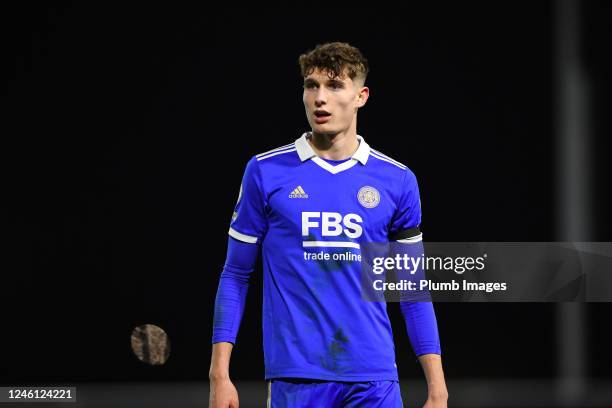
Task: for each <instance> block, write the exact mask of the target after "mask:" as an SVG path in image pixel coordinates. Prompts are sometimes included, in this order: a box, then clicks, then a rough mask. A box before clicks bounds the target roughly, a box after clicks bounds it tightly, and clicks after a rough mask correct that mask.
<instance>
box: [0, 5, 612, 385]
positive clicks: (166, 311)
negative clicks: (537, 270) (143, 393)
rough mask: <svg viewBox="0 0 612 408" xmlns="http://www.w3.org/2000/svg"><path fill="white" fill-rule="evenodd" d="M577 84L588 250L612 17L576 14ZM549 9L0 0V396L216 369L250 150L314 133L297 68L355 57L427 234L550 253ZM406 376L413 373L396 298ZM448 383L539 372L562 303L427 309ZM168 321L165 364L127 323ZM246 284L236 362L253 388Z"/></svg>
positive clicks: (256, 352) (255, 324)
mask: <svg viewBox="0 0 612 408" xmlns="http://www.w3.org/2000/svg"><path fill="white" fill-rule="evenodd" d="M582 5H583V7H582V17H581V21H582V22H583V26H582V30H581V34H582V38H581V41H580V44H581V49H582V51H581V58H582V61H583V64H584V65H583V66H584V68H585V73H586V74H587V76H588V78H589V79H590V84H591V94H590V95H591V106H590V111H589V113H590V129H591V137H592V141H591V145H592V159H591V165H592V171H591V175H592V177H590V179H589V180H588V182H589V184H590V185H591V186H592V189H591V191H592V203H593V205H592V208H591V212H590V214H591V215H592V217H593V219H594V220H595V224H594V226H593V228H592V231H591V233H590V234H591V236H589V237H588V239H586V240H589V241H610V240H612V238H611V237H612V234H611V233H612V231H611V229H610V221H611V220H610V215H609V208H610V205H611V204H612V203H611V201H610V199H609V198H608V197H607V196H606V194H605V193H606V192H607V191H608V190H609V181H608V176H609V174H610V165H609V161H608V157H607V156H608V151H609V150H607V149H606V146H607V144H606V140H605V139H606V136H608V135H610V130H611V129H610V120H609V112H610V108H611V107H612V101H611V98H610V95H611V92H610V91H612V89H611V88H612V86H611V84H612V81H611V80H610V72H612V66H611V63H610V62H611V59H610V52H609V50H610V41H611V40H612V33H611V30H610V28H611V21H612V8H611V7H610V3H607V2H596V1H590V2H584V3H582ZM553 9H554V3H553V2H546V1H543V2H490V3H485V2H481V3H469V4H464V2H461V4H460V5H458V4H455V5H450V6H449V5H448V4H446V5H445V4H440V3H438V4H436V5H435V6H432V7H431V8H427V7H425V6H420V7H414V6H406V7H405V8H399V9H398V8H388V7H383V6H382V5H381V6H378V7H372V6H370V7H368V8H359V7H356V6H353V5H350V6H349V5H323V4H319V3H314V4H312V5H308V4H304V6H303V7H299V8H298V7H296V8H290V7H280V6H278V7H273V8H272V7H270V8H262V7H251V8H235V9H218V8H214V9H213V8H211V7H210V6H206V7H204V6H203V7H200V8H197V7H187V6H177V5H170V4H169V3H168V4H165V5H164V6H155V5H152V4H146V3H143V4H140V5H134V4H127V3H125V2H124V3H118V4H114V5H112V4H109V3H98V4H97V5H93V4H84V3H79V4H71V3H70V2H66V3H60V2H54V3H53V4H51V3H48V2H42V3H27V4H25V2H21V3H19V5H12V6H8V5H2V12H1V15H2V26H3V27H4V29H5V33H4V35H3V38H4V46H3V56H4V58H5V59H6V61H5V63H4V64H3V65H4V66H5V68H8V69H7V71H6V73H5V74H4V81H3V83H4V87H3V93H2V94H3V106H4V108H3V115H2V116H3V120H2V139H1V140H2V147H1V149H0V152H1V163H2V167H3V168H2V203H1V208H2V215H3V226H2V235H3V238H4V239H5V244H4V245H3V251H2V252H3V254H2V258H3V259H2V267H1V279H2V281H1V282H2V284H1V287H2V293H1V297H2V303H3V304H2V306H3V307H2V309H1V312H0V313H1V316H2V323H3V324H2V340H1V341H0V350H2V351H1V352H0V354H1V364H0V383H2V384H17V383H32V382H42V383H45V382H47V383H48V382H58V381H72V382H87V381H124V380H126V381H127V380H129V381H145V380H160V381H182V380H202V381H206V380H207V377H208V366H209V362H210V350H211V345H210V338H211V330H212V309H213V304H214V297H215V293H216V288H217V282H218V277H219V274H220V272H221V268H222V266H223V262H224V259H225V249H226V245H227V229H228V225H229V221H230V217H231V215H232V211H233V206H234V204H235V201H236V198H237V195H238V189H239V183H240V180H241V177H242V172H243V170H244V166H245V165H246V162H247V161H248V159H249V158H250V157H251V156H252V155H254V154H257V153H260V152H263V151H266V150H269V149H272V148H274V147H277V146H280V145H284V144H287V143H290V142H292V141H293V140H294V139H296V138H297V137H299V136H300V135H301V133H302V132H303V131H305V130H308V123H307V121H306V118H305V116H304V111H303V109H304V108H303V105H302V102H301V92H302V89H301V77H300V76H299V70H298V65H297V58H298V56H299V55H300V54H301V53H302V52H305V51H307V50H309V49H312V48H313V47H314V46H315V45H316V44H319V43H322V42H326V41H336V40H340V41H347V42H349V43H351V44H353V45H355V46H357V47H359V48H360V49H361V50H362V51H363V53H364V54H365V55H366V56H367V57H368V59H369V61H370V65H371V74H370V76H369V78H368V83H367V85H368V86H369V87H370V89H371V97H370V100H369V102H368V104H367V106H366V107H365V108H364V109H363V110H362V111H361V112H360V114H359V121H358V132H359V134H361V135H363V136H364V137H365V138H366V140H367V141H368V143H369V144H370V145H372V146H373V147H374V148H376V149H378V150H381V151H382V152H384V153H386V154H388V155H391V156H392V157H393V158H395V159H396V160H399V161H401V162H403V163H405V164H407V165H408V166H409V167H410V168H411V169H412V170H413V171H414V172H415V173H416V175H417V177H418V179H419V183H420V187H421V195H422V207H423V224H422V229H423V230H424V234H425V237H426V239H427V240H428V241H555V240H558V239H559V235H558V225H557V224H556V221H555V220H556V218H555V217H556V214H557V213H556V211H557V210H558V202H557V199H556V191H555V185H556V180H557V178H558V175H557V174H556V168H557V167H556V166H557V165H558V164H559V163H557V162H556V160H557V159H556V157H557V156H555V153H554V152H555V149H556V146H557V143H558V142H557V141H556V135H555V131H556V130H555V123H556V120H557V119H556V118H555V110H554V106H555V98H556V97H557V93H556V90H555V67H554V63H555V62H554V61H555V60H554V39H553V35H554V32H555V31H554V30H555V29H556V28H557V27H555V24H554V18H553ZM390 309H391V310H390V313H391V316H392V319H393V324H394V331H395V333H396V344H397V354H398V366H399V370H400V375H401V376H402V377H404V378H406V377H414V378H418V377H420V376H421V375H422V374H421V373H420V367H419V366H418V364H417V363H416V362H415V358H414V356H413V354H412V350H411V349H410V346H409V342H408V338H407V335H406V334H405V329H404V326H403V322H402V319H401V315H400V314H399V311H398V310H397V308H396V305H391V306H390ZM586 310H587V317H588V322H587V323H588V324H587V326H586V327H587V328H588V330H587V331H586V332H585V333H583V335H584V336H585V338H586V339H587V355H586V358H587V360H588V361H587V366H588V373H587V374H588V376H589V377H593V378H595V377H597V378H603V377H607V378H609V377H610V376H611V371H610V365H611V362H612V358H611V357H610V354H609V352H608V347H607V346H608V345H609V344H611V343H612V336H611V335H610V333H609V331H607V330H606V328H605V326H607V325H608V324H607V323H606V321H609V315H610V312H611V311H612V309H611V307H610V305H609V304H588V305H587V309H586ZM436 311H437V316H438V322H439V329H440V334H441V340H442V345H443V353H444V365H445V370H446V374H447V377H448V378H451V379H452V378H483V377H486V378H508V377H512V378H522V379H525V378H553V377H554V376H555V373H556V370H557V366H558V362H557V360H556V353H557V347H558V345H557V342H556V339H555V336H556V334H555V333H556V332H555V305H554V304H534V303H526V304H519V303H512V304H460V303H445V304H438V305H436ZM143 323H153V324H157V325H159V326H161V327H162V328H164V329H165V330H166V332H167V333H168V335H169V337H170V341H171V347H172V353H171V356H170V359H169V361H168V362H167V364H166V365H164V366H161V367H152V366H148V365H146V364H143V363H141V362H140V361H138V360H137V359H136V357H135V356H134V355H133V354H132V351H131V349H130V333H131V331H132V328H133V327H135V326H137V325H139V324H143ZM262 360H263V354H262V342H261V270H260V269H257V270H256V273H255V275H254V278H253V282H252V287H251V289H250V292H249V298H248V303H247V310H246V312H245V316H244V319H243V323H242V328H241V331H240V335H239V337H238V343H237V347H236V348H235V350H234V354H233V358H232V369H231V373H232V376H233V377H234V378H235V379H237V380H248V379H263V361H262Z"/></svg>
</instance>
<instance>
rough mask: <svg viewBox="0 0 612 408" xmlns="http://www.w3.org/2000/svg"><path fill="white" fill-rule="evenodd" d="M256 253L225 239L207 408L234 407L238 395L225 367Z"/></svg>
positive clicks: (252, 247)
mask: <svg viewBox="0 0 612 408" xmlns="http://www.w3.org/2000/svg"><path fill="white" fill-rule="evenodd" d="M258 252H259V248H258V246H257V245H256V244H250V243H245V242H241V241H238V240H236V239H234V238H231V237H230V238H229V241H228V246H227V259H226V261H225V266H224V267H223V272H222V273H221V277H220V279H219V288H218V289H217V297H216V299H215V316H214V322H213V339H212V342H213V349H212V356H211V360H210V370H209V373H208V375H209V378H210V402H209V404H210V407H211V408H236V407H238V393H237V391H236V388H235V387H234V384H232V382H231V380H230V376H229V364H230V358H231V354H232V349H233V347H234V343H235V342H236V336H237V335H238V329H239V327H240V322H241V320H242V315H243V313H244V305H245V301H246V296H247V290H248V285H249V278H250V275H251V273H252V272H253V270H254V269H255V263H256V262H257V254H258Z"/></svg>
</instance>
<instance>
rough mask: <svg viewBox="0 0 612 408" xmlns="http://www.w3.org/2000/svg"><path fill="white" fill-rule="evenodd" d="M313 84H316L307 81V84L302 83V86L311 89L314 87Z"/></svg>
mask: <svg viewBox="0 0 612 408" xmlns="http://www.w3.org/2000/svg"><path fill="white" fill-rule="evenodd" d="M315 86H316V85H315V84H313V83H312V82H310V83H307V84H304V88H306V89H311V88H314V87H315Z"/></svg>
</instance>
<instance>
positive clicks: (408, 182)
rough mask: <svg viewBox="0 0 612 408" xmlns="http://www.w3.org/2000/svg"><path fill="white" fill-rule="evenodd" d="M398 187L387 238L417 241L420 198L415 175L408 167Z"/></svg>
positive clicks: (419, 232) (419, 222)
mask: <svg viewBox="0 0 612 408" xmlns="http://www.w3.org/2000/svg"><path fill="white" fill-rule="evenodd" d="M400 189H401V192H400V195H399V201H398V203H397V209H396V211H395V214H394V216H393V221H392V222H391V226H390V228H389V240H391V241H399V242H404V243H411V242H419V241H421V237H422V235H421V230H420V226H421V199H420V195H419V186H418V184H417V179H416V176H415V175H414V173H413V172H412V171H410V169H406V171H405V173H404V178H403V181H402V183H401V186H400Z"/></svg>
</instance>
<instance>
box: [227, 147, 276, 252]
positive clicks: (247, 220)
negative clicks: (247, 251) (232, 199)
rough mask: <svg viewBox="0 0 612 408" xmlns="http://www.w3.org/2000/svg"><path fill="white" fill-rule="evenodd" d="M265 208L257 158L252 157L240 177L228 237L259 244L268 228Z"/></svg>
mask: <svg viewBox="0 0 612 408" xmlns="http://www.w3.org/2000/svg"><path fill="white" fill-rule="evenodd" d="M265 208H266V199H265V194H264V189H263V183H262V177H261V170H260V168H259V163H258V161H257V158H256V157H253V158H252V159H251V160H249V162H248V163H247V166H246V170H245V171H244V175H243V177H242V183H241V185H240V193H239V194H238V202H237V203H236V206H235V208H234V214H233V215H232V221H231V223H230V229H229V235H230V236H231V237H232V238H234V239H237V240H239V241H242V242H247V243H251V244H254V243H259V242H260V241H261V239H262V238H263V236H264V235H265V233H266V230H267V227H268V220H267V217H266V211H265Z"/></svg>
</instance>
